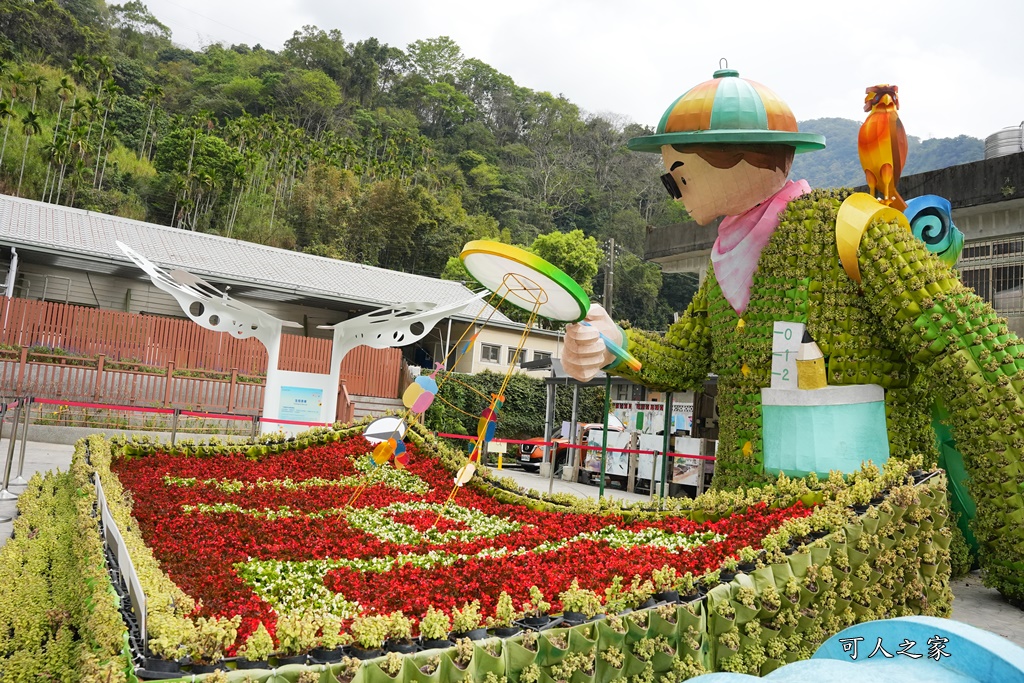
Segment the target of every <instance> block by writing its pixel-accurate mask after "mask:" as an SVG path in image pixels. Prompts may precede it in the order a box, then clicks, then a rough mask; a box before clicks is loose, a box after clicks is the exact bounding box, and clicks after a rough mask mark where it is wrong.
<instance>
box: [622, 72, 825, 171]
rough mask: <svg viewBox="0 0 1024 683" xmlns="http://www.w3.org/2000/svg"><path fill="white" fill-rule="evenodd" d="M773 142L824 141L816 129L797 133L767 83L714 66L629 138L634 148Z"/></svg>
mask: <svg viewBox="0 0 1024 683" xmlns="http://www.w3.org/2000/svg"><path fill="white" fill-rule="evenodd" d="M700 144H730V145H744V144H778V145H788V146H790V147H793V148H794V149H795V150H796V151H797V152H810V151H813V150H816V149H821V148H823V147H824V146H825V138H824V136H822V135H818V134H817V133H801V132H799V131H798V130H797V124H796V118H795V117H794V116H793V112H792V111H791V110H790V109H789V107H788V106H787V105H786V103H785V102H784V101H782V99H781V98H780V97H779V96H778V95H776V94H775V93H774V92H772V91H771V90H770V89H768V88H767V87H765V86H763V85H761V84H760V83H757V82H755V81H751V80H748V79H745V78H739V73H738V72H736V71H734V70H731V69H720V70H718V71H716V72H715V74H714V78H713V79H711V80H709V81H705V82H704V83H701V84H699V85H697V86H694V87H693V88H690V89H689V90H688V91H686V92H685V93H683V95H682V96H680V97H679V98H677V99H676V100H675V101H674V102H673V103H672V104H671V105H670V106H669V108H668V109H666V110H665V113H664V115H663V116H662V117H661V121H660V122H659V123H658V129H657V131H656V132H655V134H654V135H645V136H643V137H638V138H633V139H632V140H630V141H629V142H628V143H627V145H628V147H629V149H631V150H633V151H637V152H660V151H661V148H662V146H663V145H700Z"/></svg>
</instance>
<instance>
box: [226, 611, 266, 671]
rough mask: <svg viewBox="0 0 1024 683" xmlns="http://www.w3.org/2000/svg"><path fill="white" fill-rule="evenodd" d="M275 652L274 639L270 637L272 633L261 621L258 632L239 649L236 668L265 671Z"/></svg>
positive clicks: (249, 637)
mask: <svg viewBox="0 0 1024 683" xmlns="http://www.w3.org/2000/svg"><path fill="white" fill-rule="evenodd" d="M273 652H274V639H273V638H271V637H270V631H268V630H267V627H266V626H264V625H263V622H262V621H261V622H260V623H259V625H258V626H257V627H256V630H255V631H253V632H252V633H250V634H249V635H248V636H247V637H246V639H245V642H244V643H242V646H241V647H239V648H238V659H237V660H236V661H235V666H236V667H238V668H239V669H264V668H266V667H267V660H268V659H269V658H270V655H271V654H273Z"/></svg>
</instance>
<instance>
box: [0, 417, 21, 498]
mask: <svg viewBox="0 0 1024 683" xmlns="http://www.w3.org/2000/svg"><path fill="white" fill-rule="evenodd" d="M22 403H24V400H22V399H18V406H17V407H16V408H15V409H14V420H12V421H11V422H12V424H11V442H10V443H9V444H8V446H7V464H6V465H4V487H3V489H0V500H14V499H15V498H17V497H18V496H17V494H15V493H11V492H10V491H8V490H7V489H8V487H9V486H10V483H11V465H12V464H13V463H14V442H15V441H17V440H18V422H19V421H20V420H21V404H22Z"/></svg>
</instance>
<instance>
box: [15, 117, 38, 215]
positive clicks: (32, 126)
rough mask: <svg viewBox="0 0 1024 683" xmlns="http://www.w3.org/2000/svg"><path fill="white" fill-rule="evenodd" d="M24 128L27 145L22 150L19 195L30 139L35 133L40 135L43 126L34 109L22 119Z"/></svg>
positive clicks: (19, 194) (19, 193) (22, 130)
mask: <svg viewBox="0 0 1024 683" xmlns="http://www.w3.org/2000/svg"><path fill="white" fill-rule="evenodd" d="M21 125H22V129H21V132H22V133H24V135H25V147H24V148H23V149H22V152H21V173H19V174H18V191H17V195H18V196H19V197H20V196H21V180H22V178H24V177H25V160H26V159H28V141H29V139H30V138H31V137H32V136H33V135H39V133H41V132H42V130H43V128H42V126H40V125H39V114H37V113H35V112H34V111H30V112H28V113H27V114H25V117H24V118H23V119H22V120H21Z"/></svg>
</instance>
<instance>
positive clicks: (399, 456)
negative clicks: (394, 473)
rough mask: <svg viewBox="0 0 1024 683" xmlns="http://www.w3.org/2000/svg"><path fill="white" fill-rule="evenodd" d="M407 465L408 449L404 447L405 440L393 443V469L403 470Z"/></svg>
mask: <svg viewBox="0 0 1024 683" xmlns="http://www.w3.org/2000/svg"><path fill="white" fill-rule="evenodd" d="M408 466H409V451H407V450H406V449H405V442H404V441H399V442H397V443H396V444H395V469H399V470H404V469H405V468H407V467H408Z"/></svg>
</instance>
